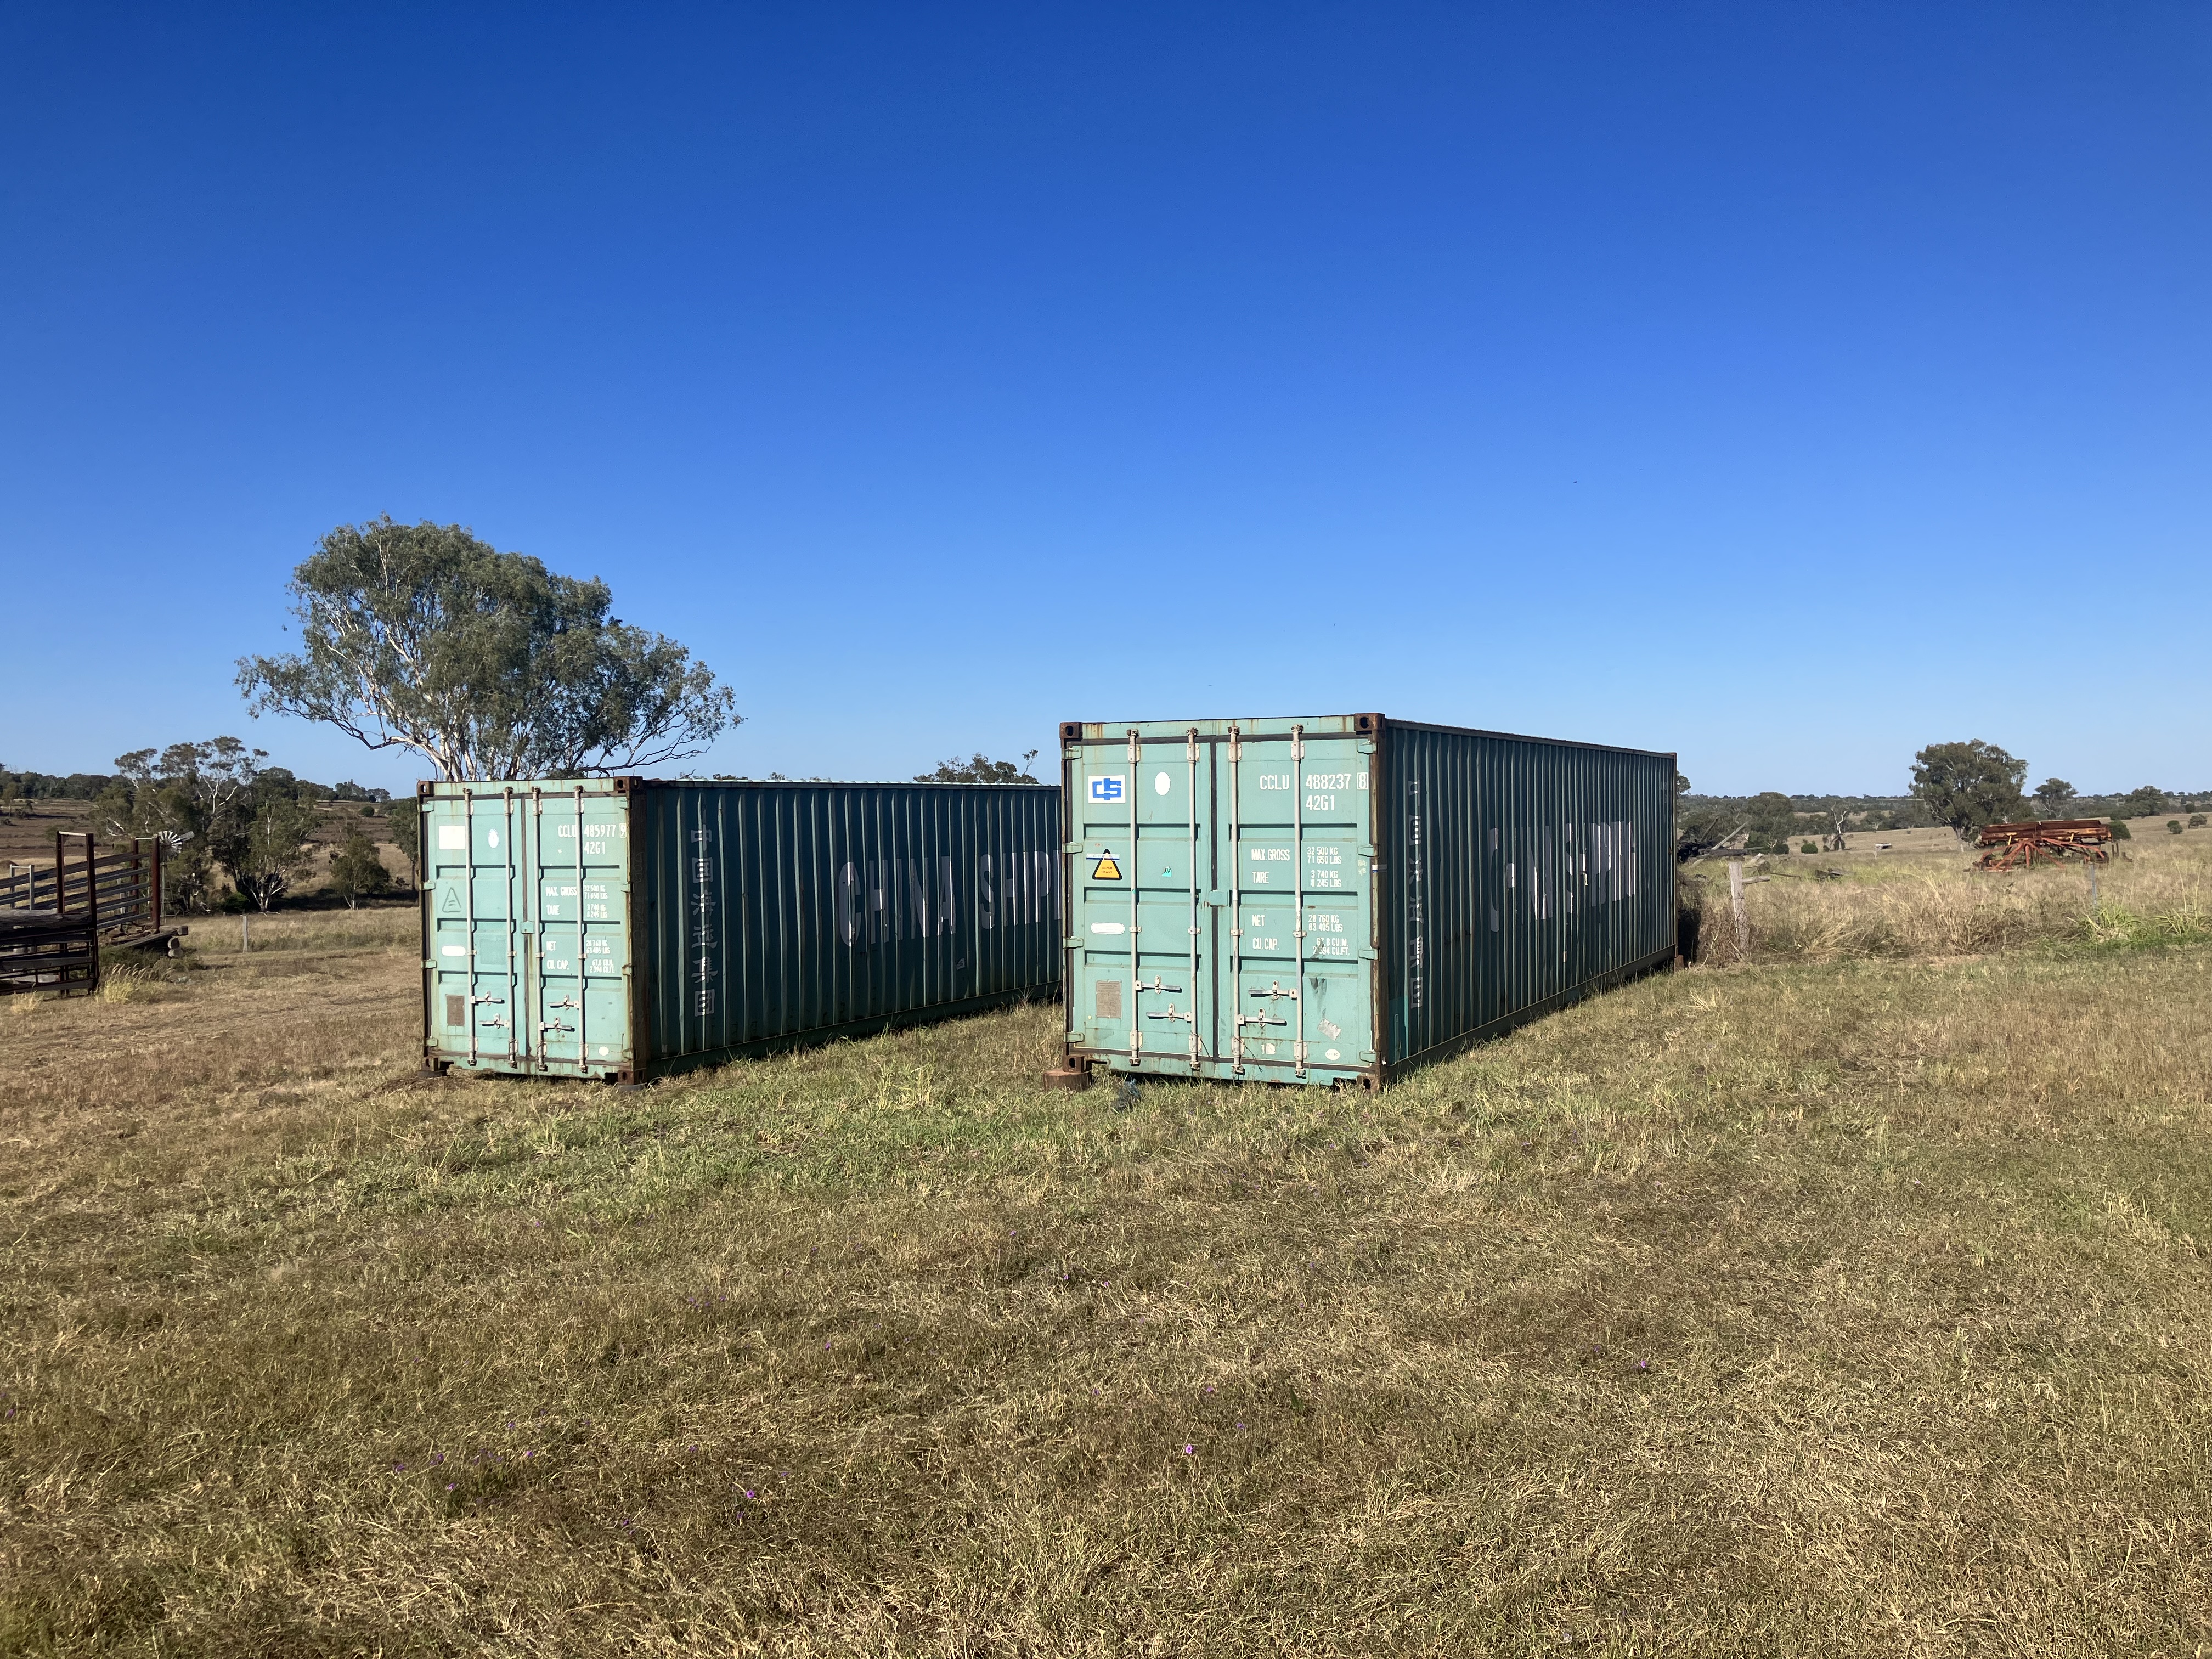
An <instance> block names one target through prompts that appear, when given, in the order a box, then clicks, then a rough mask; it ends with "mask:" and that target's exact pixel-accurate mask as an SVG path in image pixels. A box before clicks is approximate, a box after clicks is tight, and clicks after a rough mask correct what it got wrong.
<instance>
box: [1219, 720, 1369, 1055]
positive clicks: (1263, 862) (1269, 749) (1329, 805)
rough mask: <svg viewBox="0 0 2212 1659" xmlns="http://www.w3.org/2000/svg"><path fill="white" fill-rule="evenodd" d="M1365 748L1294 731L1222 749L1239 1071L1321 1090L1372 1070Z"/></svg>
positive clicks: (1244, 738)
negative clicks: (1229, 820) (1231, 818)
mask: <svg viewBox="0 0 2212 1659" xmlns="http://www.w3.org/2000/svg"><path fill="white" fill-rule="evenodd" d="M1369 747H1371V745H1369V744H1364V742H1363V741H1362V740H1359V739H1357V738H1352V737H1350V736H1347V735H1344V734H1340V733H1334V732H1332V733H1327V734H1322V735H1309V734H1307V733H1306V732H1304V731H1302V730H1299V729H1297V728H1293V730H1292V731H1291V732H1288V733H1266V734H1261V735H1257V736H1254V735H1249V734H1245V733H1242V732H1240V733H1238V734H1237V739H1236V741H1235V743H1234V744H1233V745H1231V747H1230V754H1229V757H1227V758H1228V766H1229V769H1230V771H1231V781H1230V783H1229V785H1228V787H1227V789H1226V790H1225V793H1227V794H1228V795H1230V796H1231V798H1233V799H1234V800H1235V803H1236V819H1235V823H1233V825H1231V826H1230V827H1229V837H1230V838H1229V840H1228V842H1227V844H1226V845H1225V849H1224V856H1223V865H1224V869H1225V880H1226V882H1227V883H1228V884H1229V885H1230V889H1231V890H1230V893H1229V894H1228V897H1229V899H1230V901H1231V904H1232V905H1233V906H1234V915H1235V921H1234V924H1233V926H1232V927H1231V928H1230V929H1229V930H1228V933H1227V938H1226V940H1225V952H1226V954H1227V956H1228V957H1229V961H1230V971H1229V973H1228V975H1227V978H1228V979H1229V981H1231V983H1233V984H1234V985H1235V987H1236V1006H1235V1009H1234V1011H1233V1012H1231V1013H1229V1014H1228V1015H1227V1018H1228V1019H1229V1021H1230V1023H1231V1024H1233V1026H1234V1030H1233V1031H1232V1032H1231V1033H1229V1036H1230V1042H1229V1045H1228V1046H1229V1057H1230V1059H1231V1062H1232V1069H1233V1070H1235V1071H1236V1072H1237V1073H1238V1074H1240V1075H1245V1076H1253V1075H1257V1076H1280V1075H1282V1074H1283V1073H1288V1074H1289V1079H1290V1080H1293V1081H1303V1082H1327V1081H1331V1080H1333V1079H1334V1077H1335V1076H1339V1075H1341V1074H1342V1073H1346V1072H1356V1071H1364V1070H1365V1069H1367V1068H1368V1067H1370V1066H1373V1065H1374V1063H1375V1057H1376V1049H1375V1037H1374V1031H1373V1025H1374V964H1375V960H1376V950H1375V947H1374V943H1373V941H1374V939H1375V925H1374V915H1373V908H1372V905H1371V902H1370V895H1371V889H1372V887H1373V881H1372V879H1371V877H1370V861H1371V860H1372V857H1373V854H1374V849H1373V848H1372V846H1371V845H1370V839H1369V830H1368V829H1367V824H1368V823H1369V821H1370V819H1369V811H1370V804H1371V802H1372V800H1373V796H1372V794H1371V793H1370V790H1369V788H1368V784H1369V781H1370V780H1369V756H1368V754H1367V753H1366V752H1364V750H1366V749H1368V748H1369Z"/></svg>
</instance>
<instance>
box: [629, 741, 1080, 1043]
mask: <svg viewBox="0 0 2212 1659" xmlns="http://www.w3.org/2000/svg"><path fill="white" fill-rule="evenodd" d="M638 809H639V814H640V817H641V826H640V829H639V831H638V835H639V840H638V844H637V849H636V851H637V859H638V868H639V870H640V872H641V895H640V896H641V902H640V904H639V906H638V911H637V925H638V929H639V933H638V938H639V945H640V948H639V949H638V951H637V952H636V959H637V960H638V962H639V963H640V964H641V969H642V974H641V977H642V980H643V982H644V986H645V993H646V994H645V1006H646V1007H647V1011H648V1018H647V1023H646V1025H645V1030H646V1033H647V1042H646V1054H647V1056H648V1060H647V1064H648V1066H649V1067H650V1068H651V1069H652V1070H654V1071H656V1072H658V1071H665V1070H670V1069H676V1068H678V1067H680V1066H684V1065H696V1064H702V1063H705V1062H707V1061H708V1060H712V1059H716V1058H726V1057H728V1056H731V1055H735V1054H758V1053H764V1052H766V1051H767V1050H769V1049H770V1048H775V1047H778V1046H783V1045H787V1044H788V1043H790V1042H794V1041H801V1040H804V1041H810V1042H811V1041H821V1040H823V1039H826V1038H829V1037H834V1036H843V1035H849V1034H852V1033H854V1032H857V1031H863V1030H882V1029H883V1028H884V1025H885V1024H886V1023H887V1022H889V1023H892V1024H907V1023H910V1022H912V1021H914V1020H915V1019H918V1018H929V1019H938V1018H948V1017H950V1016H952V1015H955V1014H959V1013H963V1012H970V1011H973V1010H976V1009H980V1008H984V1007H988V1006H993V1005H994V1004H996V1003H1000V1002H1005V1001H1008V1000H1013V999H1016V998H1018V997H1023V996H1030V995H1036V994H1042V993H1047V992H1051V991H1054V990H1056V989H1057V987H1058V985H1059V981H1060V952H1059V921H1060V916H1059V899H1060V892H1059V885H1058V883H1057V881H1056V880H1055V872H1056V871H1057V868H1058V865H1059V859H1058V855H1057V854H1056V852H1055V850H1054V849H1055V848H1057V847H1058V845H1059V841H1060V795H1059V792H1058V791H1057V790H1055V789H1054V788H1052V787H1050V786H1049V785H1044V784H1039V785H1033V786H1022V785H1013V786H990V785H973V784H719V783H716V784H690V783H665V784H649V785H647V787H646V788H645V789H644V791H643V793H642V794H641V797H640V798H639V799H638Z"/></svg>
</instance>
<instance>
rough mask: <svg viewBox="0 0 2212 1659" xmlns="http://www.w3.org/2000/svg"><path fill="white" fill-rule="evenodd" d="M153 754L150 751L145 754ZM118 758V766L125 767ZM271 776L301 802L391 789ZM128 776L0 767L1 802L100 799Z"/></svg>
mask: <svg viewBox="0 0 2212 1659" xmlns="http://www.w3.org/2000/svg"><path fill="white" fill-rule="evenodd" d="M146 752H148V753H151V752H152V751H151V750H148V751H146ZM124 758H125V757H117V760H116V765H117V767H118V770H117V771H113V772H66V773H64V772H11V771H9V769H7V768H6V767H4V766H0V800H97V799H99V798H100V796H101V795H102V794H104V793H106V791H107V789H108V787H109V786H111V785H112V784H114V783H116V782H118V781H123V780H124V778H125V774H124V773H123V772H122V771H121V770H120V767H121V766H122V764H123V759H124ZM269 770H270V772H271V773H272V774H275V775H280V776H283V777H285V778H288V779H290V780H291V784H292V787H294V788H295V789H296V790H298V791H299V793H300V798H301V799H302V800H318V801H321V800H336V801H360V802H362V803H364V804H367V803H374V802H380V801H388V800H390V799H392V792H391V791H390V790H389V789H371V788H369V787H367V786H365V785H362V784H358V783H354V782H351V781H347V782H343V783H313V782H310V781H308V780H307V779H306V778H295V777H293V776H292V774H291V773H289V771H286V770H285V769H284V768H283V767H281V766H272V767H270V768H269Z"/></svg>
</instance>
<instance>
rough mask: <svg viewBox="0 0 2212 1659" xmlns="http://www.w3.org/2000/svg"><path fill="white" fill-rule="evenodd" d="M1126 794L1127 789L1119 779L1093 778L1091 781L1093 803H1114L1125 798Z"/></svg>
mask: <svg viewBox="0 0 2212 1659" xmlns="http://www.w3.org/2000/svg"><path fill="white" fill-rule="evenodd" d="M1128 793H1129V792H1128V789H1127V787H1126V785H1125V783H1124V781H1123V780H1122V779H1121V778H1119V777H1104V778H1093V779H1091V799H1093V800H1095V801H1115V800H1121V799H1126V798H1127V795H1128Z"/></svg>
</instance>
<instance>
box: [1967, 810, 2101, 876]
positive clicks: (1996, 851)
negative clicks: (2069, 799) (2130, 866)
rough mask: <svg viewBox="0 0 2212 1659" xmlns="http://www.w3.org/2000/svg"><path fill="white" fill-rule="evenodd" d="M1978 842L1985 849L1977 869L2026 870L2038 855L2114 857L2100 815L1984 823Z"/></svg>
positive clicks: (2092, 858)
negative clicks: (2096, 816) (2021, 821)
mask: <svg viewBox="0 0 2212 1659" xmlns="http://www.w3.org/2000/svg"><path fill="white" fill-rule="evenodd" d="M1976 845H1978V846H1979V847H1982V848H1985V849H1986V850H1985V851H1984V853H1983V854H1982V856H1981V858H1980V860H1978V862H1977V863H1976V865H1975V866H1974V867H1975V868H1976V869H1978V870H2025V869H2029V868H2032V867H2033V866H2034V863H2035V860H2037V859H2038V858H2045V859H2061V860H2063V859H2082V860H2087V862H2089V863H2091V864H2104V863H2106V862H2109V861H2110V860H2111V858H2112V826H2111V825H2110V824H2107V823H2105V822H2104V821H2103V820H2102V819H2101V818H2035V819H2031V820H2030V821H2028V822H2027V823H1992V824H1987V825H1984V828H1983V829H1982V834H1981V839H1980V840H1979V841H1978V842H1977V843H1976Z"/></svg>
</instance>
